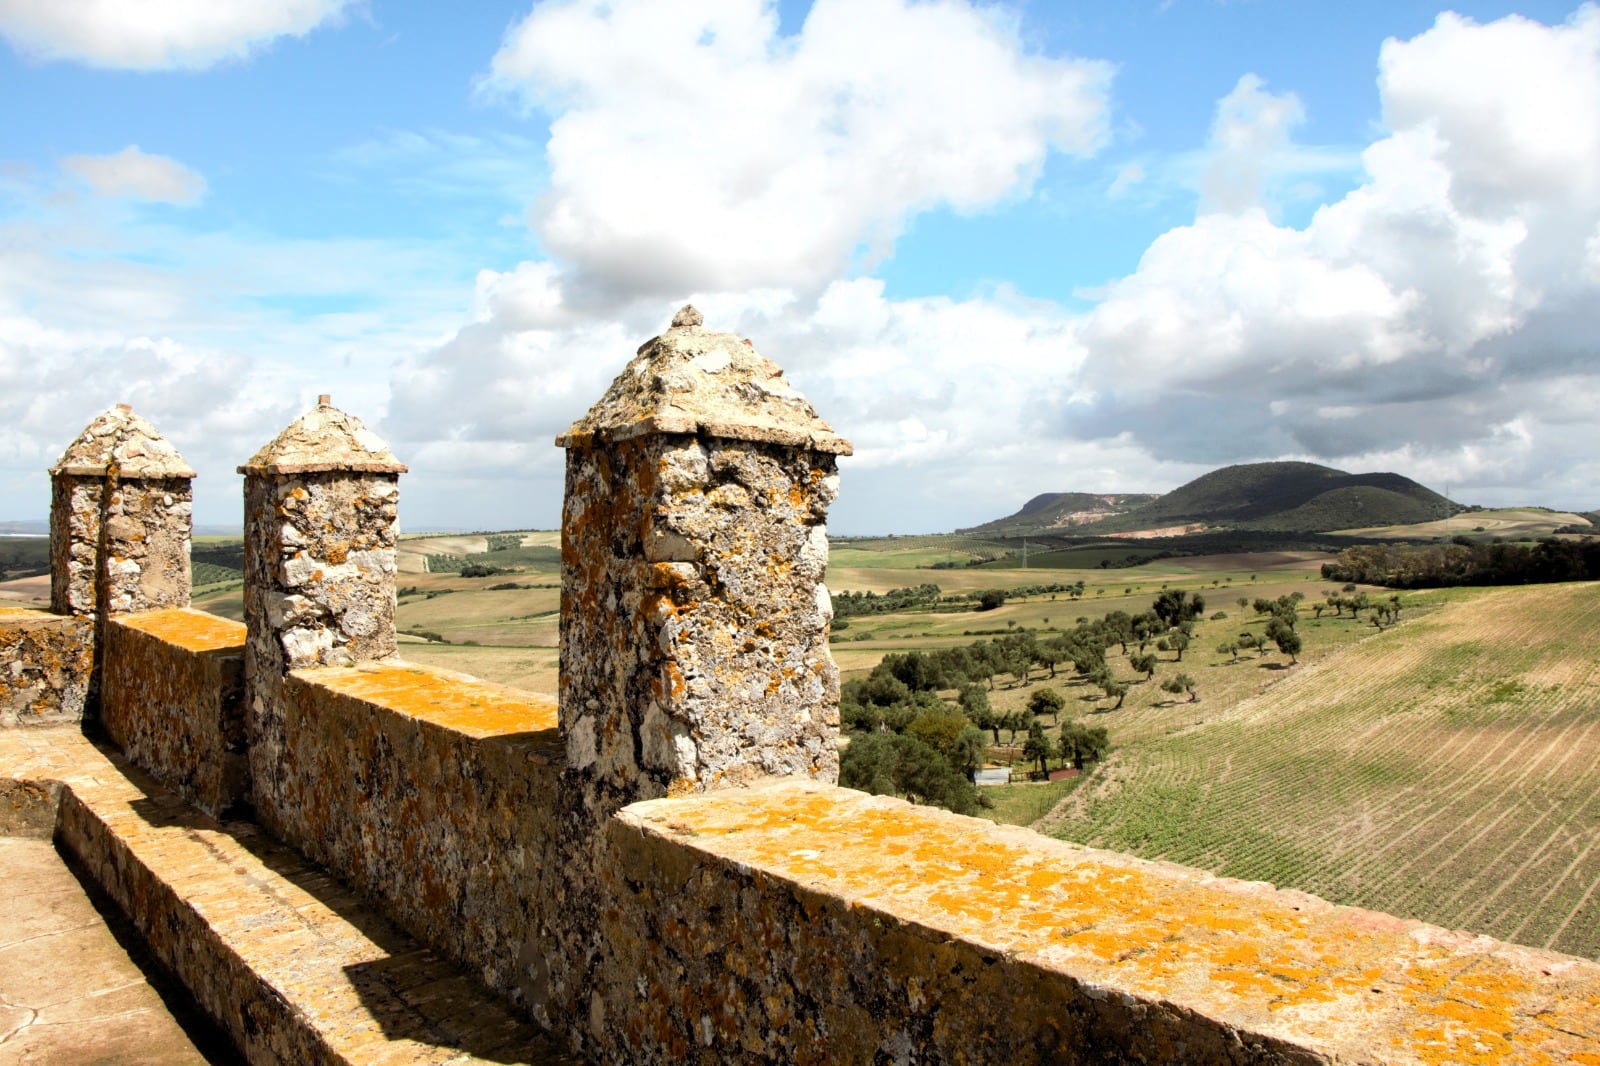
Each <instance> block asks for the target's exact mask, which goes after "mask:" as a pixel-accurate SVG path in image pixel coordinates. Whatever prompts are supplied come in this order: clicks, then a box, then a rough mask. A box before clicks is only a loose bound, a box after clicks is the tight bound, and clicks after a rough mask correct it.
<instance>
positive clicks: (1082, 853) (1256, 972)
mask: <svg viewBox="0 0 1600 1066" xmlns="http://www.w3.org/2000/svg"><path fill="white" fill-rule="evenodd" d="M621 817H622V818H624V819H626V820H629V821H632V822H635V823H636V824H639V825H640V826H641V827H642V828H644V829H646V830H647V831H648V830H650V829H651V828H652V827H655V830H656V831H657V832H659V833H662V834H665V833H666V829H665V825H666V823H667V822H668V821H670V822H671V824H672V826H674V827H675V831H674V833H673V836H672V839H673V840H675V841H676V842H677V844H678V846H681V847H685V848H690V849H693V850H694V851H695V852H697V853H700V854H702V855H703V856H707V857H710V858H711V859H713V860H716V861H720V862H723V863H727V864H729V868H730V869H735V870H738V871H740V872H741V875H742V876H754V877H757V878H763V879H771V880H772V881H775V882H786V883H789V884H791V885H794V886H804V888H805V889H806V890H808V891H811V892H816V893H821V894H823V895H825V896H827V897H832V898H837V899H843V900H848V901H850V902H851V903H852V906H853V907H858V908H860V911H859V912H857V913H862V918H861V919H860V920H861V921H862V922H864V923H866V924H865V925H864V926H863V931H864V934H865V935H869V936H871V935H874V934H873V933H872V932H871V930H872V929H877V928H879V927H880V923H881V926H882V927H889V926H891V925H900V924H906V925H915V926H917V927H920V928H924V929H928V930H931V931H933V932H934V933H937V934H943V935H945V936H947V937H949V938H951V940H952V941H957V942H966V943H968V944H972V945H975V946H980V947H981V948H982V950H984V951H994V950H999V951H1002V952H1005V953H1006V954H1008V955H1011V956H1014V957H1016V958H1018V959H1021V960H1027V964H1028V965H1031V966H1035V967H1037V968H1038V969H1039V970H1040V972H1041V973H1045V974H1049V973H1055V974H1060V975H1061V976H1062V977H1063V978H1065V979H1067V980H1068V981H1069V982H1084V981H1088V982H1090V983H1092V984H1094V985H1096V986H1098V987H1102V988H1107V989H1113V990H1115V991H1117V992H1120V993H1121V994H1124V995H1127V996H1130V997H1133V998H1134V999H1135V1000H1142V1001H1146V1002H1166V1003H1172V1004H1175V1005H1178V1006H1180V1007H1183V1008H1184V1009H1186V1010H1192V1011H1194V1012H1196V1013H1198V1014H1200V1015H1203V1016H1205V1017H1210V1018H1214V1019H1219V1020H1221V1021H1223V1022H1225V1023H1226V1024H1228V1025H1248V1026H1252V1027H1255V1028H1257V1029H1259V1030H1261V1031H1263V1032H1267V1033H1270V1034H1272V1035H1273V1036H1274V1037H1280V1038H1285V1039H1288V1040H1290V1041H1291V1042H1293V1043H1295V1044H1297V1045H1300V1046H1305V1047H1310V1048H1316V1049H1320V1050H1321V1051H1322V1052H1325V1053H1333V1052H1334V1051H1335V1049H1337V1052H1338V1054H1340V1055H1348V1056H1349V1057H1350V1058H1351V1059H1352V1061H1357V1060H1359V1061H1366V1060H1368V1059H1372V1060H1387V1059H1388V1058H1390V1057H1391V1056H1390V1054H1389V1050H1388V1049H1389V1046H1390V1045H1389V1041H1390V1040H1391V1038H1394V1039H1398V1040H1399V1044H1398V1045H1396V1046H1399V1047H1403V1048H1405V1049H1407V1052H1408V1054H1409V1057H1405V1056H1403V1057H1405V1060H1406V1061H1420V1062H1430V1063H1431V1062H1437V1063H1445V1062H1460V1063H1475V1062H1484V1063H1488V1062H1519V1063H1537V1062H1546V1061H1578V1060H1577V1059H1576V1058H1574V1057H1573V1056H1572V1055H1571V1054H1570V1053H1572V1052H1576V1051H1580V1050H1582V1051H1584V1052H1592V1050H1593V1048H1594V1047H1595V1046H1596V1045H1595V1042H1594V1040H1593V1038H1591V1037H1590V1036H1587V1035H1585V1034H1588V1033H1591V1032H1594V1031H1595V1030H1596V1029H1597V1028H1600V999H1597V998H1596V997H1597V996H1600V966H1596V965H1595V964H1593V963H1590V962H1586V961H1581V960H1562V961H1561V963H1560V966H1559V967H1556V968H1554V969H1551V968H1549V967H1550V963H1549V961H1548V960H1545V961H1544V962H1543V963H1542V965H1544V966H1546V967H1547V968H1546V969H1545V970H1544V971H1541V969H1540V965H1541V963H1540V962H1538V961H1534V962H1530V961H1528V960H1526V959H1522V958H1521V957H1520V956H1517V955H1515V954H1511V953H1497V952H1494V951H1489V950H1486V948H1485V942H1484V941H1481V940H1473V939H1472V938H1468V937H1463V936H1456V935H1452V934H1446V933H1444V932H1443V931H1440V930H1428V929H1427V928H1426V927H1423V926H1421V925H1420V924H1418V923H1403V922H1399V921H1395V920H1380V918H1381V916H1375V915H1372V914H1369V913H1367V912H1363V911H1358V910H1351V909H1347V908H1337V907H1332V906H1330V905H1326V904H1323V903H1321V901H1316V900H1308V898H1307V897H1305V896H1303V895H1299V894H1288V893H1278V892H1276V891H1273V890H1271V889H1270V888H1265V887H1263V886H1259V885H1248V884H1240V883H1237V882H1229V881H1225V880H1217V879H1214V878H1210V877H1207V876H1206V875H1204V874H1202V873H1200V872H1199V871H1191V870H1186V869H1183V868H1180V867H1173V866H1167V865H1160V864H1153V863H1142V862H1139V861H1138V860H1132V859H1128V858H1126V857H1124V856H1119V855H1113V854H1110V853H1105V852H1096V851H1092V850H1090V849H1086V848H1077V847H1074V846H1071V845H1064V844H1061V843H1060V842H1056V841H1049V840H1046V839H1044V838H1042V837H1037V836H1034V835H1032V834H1028V833H1024V832H1020V831H1016V830H1008V829H1001V828H997V827H995V826H993V825H990V824H988V823H985V822H980V821H978V820H976V819H967V818H960V817H957V816H954V815H951V814H948V813H946V812H942V811H935V810H931V809H929V808H921V807H915V806H912V805H909V804H904V803H900V802H898V801H890V800H885V799H883V798H879V797H867V796H864V795H862V794H860V793H855V792H850V791H848V790H843V789H830V788H826V787H822V786H817V785H814V784H802V783H783V784H773V785H768V786H764V787H761V788H757V789H749V790H740V791H736V792H724V793H710V794H701V795H697V796H694V797H692V798H684V799H678V800H657V801H651V802H648V803H640V804H636V805H634V806H633V807H630V808H627V809H626V810H625V811H624V812H623V813H622V815H621ZM819 855H821V856H826V857H827V863H826V865H822V864H819V863H817V862H816V861H815V858H816V857H817V856H819ZM1553 974H1554V976H1553ZM1558 1003H1559V1004H1560V1008H1559V1017H1557V1015H1556V1014H1555V1013H1553V1011H1554V1009H1555V1005H1556V1004H1558ZM1397 1033H1398V1034H1403V1035H1401V1036H1399V1037H1396V1036H1395V1034H1397ZM1352 1034H1354V1035H1352ZM1597 1061H1600V1060H1597Z"/></svg>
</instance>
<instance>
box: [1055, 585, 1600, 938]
mask: <svg viewBox="0 0 1600 1066" xmlns="http://www.w3.org/2000/svg"><path fill="white" fill-rule="evenodd" d="M1437 601H1438V602H1441V606H1439V607H1438V608H1437V609H1435V610H1431V611H1429V612H1428V613H1426V614H1425V615H1421V616H1413V617H1411V618H1409V619H1407V620H1406V621H1404V622H1403V623H1402V624H1401V625H1399V626H1396V627H1393V628H1391V629H1389V630H1387V631H1385V632H1382V633H1379V632H1377V631H1375V630H1374V631H1371V635H1370V636H1367V637H1365V638H1364V639H1362V640H1360V641H1359V642H1357V643H1355V644H1353V645H1351V646H1349V647H1347V648H1345V649H1344V650H1343V651H1341V652H1339V653H1338V654H1336V655H1333V656H1330V657H1328V658H1325V659H1323V660H1322V661H1321V662H1319V663H1316V664H1313V665H1309V666H1307V667H1306V668H1305V669H1303V670H1298V671H1297V672H1295V673H1293V674H1292V675H1291V676H1289V677H1287V678H1285V679H1284V680H1283V681H1282V682H1280V683H1278V684H1276V685H1273V686H1271V687H1270V688H1268V689H1266V690H1265V691H1263V692H1261V693H1260V694H1258V695H1256V696H1253V697H1250V698H1247V699H1244V700H1242V701H1241V702H1239V703H1237V704H1235V705H1233V706H1232V707H1229V708H1227V709H1226V710H1225V711H1224V710H1221V709H1220V708H1214V709H1213V712H1212V713H1210V714H1208V715H1207V717H1206V719H1205V720H1204V721H1203V722H1202V723H1201V724H1197V725H1194V726H1192V727H1190V728H1187V729H1183V730H1179V731H1177V732H1174V733H1172V734H1170V735H1167V736H1163V737H1151V738H1148V739H1146V740H1144V741H1143V742H1139V743H1135V744H1130V745H1126V746H1124V747H1123V748H1122V749H1121V750H1119V751H1118V752H1117V753H1116V754H1115V755H1114V756H1113V758H1112V760H1111V762H1110V763H1109V764H1108V765H1107V766H1106V767H1104V768H1103V769H1102V770H1101V772H1100V774H1099V775H1098V776H1097V778H1095V779H1094V780H1093V781H1091V782H1090V783H1089V784H1088V785H1087V786H1085V787H1083V788H1081V789H1079V790H1078V791H1077V792H1075V793H1074V794H1073V795H1072V796H1070V797H1069V798H1068V799H1067V800H1065V801H1064V802H1063V804H1062V805H1061V806H1060V807H1059V808H1058V809H1057V810H1056V811H1055V812H1053V813H1052V814H1051V815H1049V816H1047V817H1046V818H1045V819H1044V820H1043V822H1042V823H1041V826H1040V827H1041V828H1042V829H1045V830H1046V831H1048V832H1050V833H1051V834H1052V835H1055V836H1060V837H1063V838H1066V839H1070V840H1076V841H1080V842H1083V843H1088V844H1094V845H1097V846H1102V847H1109V848H1115V849H1118V850H1122V851H1130V852H1133V853H1135V854H1139V855H1143V856H1145V857H1148V858H1161V859H1170V860H1173V861H1176V862H1182V863H1187V864H1190V865H1196V866H1201V867H1205V868H1207V869H1211V870H1214V871H1217V872H1219V873H1222V874H1225V875H1227V876H1231V877H1239V878H1243V879H1246V880H1262V881H1271V882H1273V883H1275V884H1278V885H1280V886H1292V887H1295V888H1301V889H1305V890H1307V891H1310V892H1314V893H1316V894H1318V895H1321V896H1324V897H1326V898H1329V899H1332V900H1335V901H1337V902H1341V903H1352V904H1358V905H1362V906H1368V907H1372V908H1375V909H1379V910H1384V911H1388V912H1390V913H1395V914H1400V915H1404V916H1408V917H1416V918H1422V919H1425V920H1427V921H1430V922H1435V923H1438V924H1441V925H1445V926H1451V927H1459V928H1467V929H1471V930H1472V931H1474V932H1483V933H1488V934H1490V935H1493V936H1497V937H1501V938H1504V939H1507V940H1511V941H1515V942H1517V943H1522V944H1530V945H1533V946H1538V947H1551V948H1555V949H1558V950H1561V951H1565V952H1570V953H1573V954H1579V955H1588V956H1595V955H1596V954H1600V657H1597V654H1596V648H1595V642H1594V637H1595V634H1596V632H1600V586H1596V585H1594V584H1571V585H1544V586H1531V587H1519V588H1507V589H1493V590H1481V591H1480V590H1474V591H1470V592H1469V591H1465V590H1456V591H1452V592H1448V593H1441V594H1439V595H1438V597H1437ZM1218 711H1221V713H1217V712H1218Z"/></svg>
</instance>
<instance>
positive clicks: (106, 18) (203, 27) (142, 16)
mask: <svg viewBox="0 0 1600 1066" xmlns="http://www.w3.org/2000/svg"><path fill="white" fill-rule="evenodd" d="M352 3H353V0H138V2H133V0H42V2H41V0H0V36H3V37H5V39H6V40H7V41H9V42H10V43H11V45H12V47H14V48H16V49H17V50H18V51H20V52H22V53H23V54H24V55H28V56H33V57H37V58H40V59H47V60H50V59H67V60H76V61H78V62H80V63H85V64H87V65H89V66H94V67H111V68H123V69H132V70H157V69H162V68H171V67H177V68H185V69H198V68H203V67H209V66H211V65H212V64H214V63H217V62H220V61H222V60H226V59H239V58H242V57H244V56H247V55H249V54H250V53H251V52H253V51H256V50H258V49H260V48H263V47H265V46H266V45H268V44H270V43H271V42H272V41H274V40H276V39H277V38H279V37H284V36H295V37H300V36H304V35H305V34H307V33H309V32H311V30H313V29H315V28H316V27H318V26H320V25H323V24H324V23H326V22H328V21H330V20H332V19H333V18H335V17H336V16H338V15H339V14H340V13H341V12H343V11H344V10H345V9H347V8H348V7H350V6H351V4H352Z"/></svg>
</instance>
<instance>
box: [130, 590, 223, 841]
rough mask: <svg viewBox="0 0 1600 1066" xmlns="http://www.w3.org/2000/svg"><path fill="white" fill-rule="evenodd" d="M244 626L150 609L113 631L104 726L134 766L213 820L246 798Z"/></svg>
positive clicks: (199, 614) (202, 615)
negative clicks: (210, 816)
mask: <svg viewBox="0 0 1600 1066" xmlns="http://www.w3.org/2000/svg"><path fill="white" fill-rule="evenodd" d="M244 637H245V628H244V626H243V625H240V624H239V623H238V622H232V621H229V620H227V619H225V618H218V617H216V616H215V615H209V614H205V613H203V612H201V611H191V610H166V611H147V612H144V613H141V614H136V615H129V616H126V617H123V618H116V619H112V620H111V621H110V622H109V623H108V625H107V626H106V629H105V635H104V637H103V640H104V648H103V650H102V664H101V671H102V679H101V687H100V723H101V725H102V727H103V728H104V729H105V731H106V735H107V736H108V737H110V739H111V741H112V742H113V743H115V744H116V745H117V746H118V747H120V748H121V749H122V751H123V753H124V754H125V755H127V757H128V759H129V760H130V761H131V762H133V763H134V764H135V765H137V766H139V767H141V768H142V769H144V770H147V771H148V772H150V773H151V774H153V775H154V776H155V777H156V778H157V779H158V780H160V781H161V782H162V783H163V784H165V785H167V787H169V788H171V789H173V790H174V791H176V792H177V793H178V794H180V795H181V796H183V797H184V798H185V799H187V800H188V801H189V802H191V803H193V804H194V805H195V806H197V807H199V808H200V809H201V810H203V811H205V812H206V813H207V814H210V815H212V816H213V817H221V816H223V815H224V814H225V813H227V812H229V811H230V810H232V809H233V808H235V807H236V806H237V805H239V804H240V803H242V802H243V801H244V800H245V799H246V798H247V796H248V791H249V789H248V786H249V762H248V758H247V756H246V753H245V733H244Z"/></svg>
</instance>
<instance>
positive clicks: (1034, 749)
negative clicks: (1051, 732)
mask: <svg viewBox="0 0 1600 1066" xmlns="http://www.w3.org/2000/svg"><path fill="white" fill-rule="evenodd" d="M1055 754H1056V746H1055V745H1054V744H1052V743H1051V742H1050V738H1049V737H1047V736H1045V732H1044V726H1042V725H1040V724H1039V723H1038V722H1034V723H1033V724H1032V725H1030V726H1029V727H1028V739H1027V742H1026V743H1024V744H1023V745H1022V757H1023V758H1024V759H1029V760H1031V761H1033V762H1037V763H1038V764H1039V773H1040V774H1044V773H1047V772H1048V770H1049V765H1048V764H1049V761H1050V759H1052V758H1053V757H1054V756H1055Z"/></svg>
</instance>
